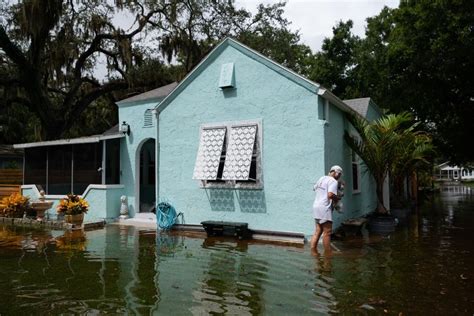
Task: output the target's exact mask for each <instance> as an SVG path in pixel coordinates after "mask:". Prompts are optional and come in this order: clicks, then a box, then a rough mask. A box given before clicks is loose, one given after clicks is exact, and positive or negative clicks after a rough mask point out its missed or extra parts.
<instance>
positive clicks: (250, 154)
mask: <svg viewBox="0 0 474 316" xmlns="http://www.w3.org/2000/svg"><path fill="white" fill-rule="evenodd" d="M260 144H261V128H260V123H259V122H254V121H252V122H235V123H225V124H221V125H216V126H211V125H205V126H202V127H201V137H200V143H199V150H198V155H197V158H196V164H195V168H194V175H193V178H194V179H198V180H201V181H202V182H201V183H202V187H205V188H212V187H215V188H218V187H219V188H248V189H252V188H253V189H257V188H261V187H262V181H261V172H260V170H261V167H260V165H261V149H260V148H261V147H260V146H261V145H260Z"/></svg>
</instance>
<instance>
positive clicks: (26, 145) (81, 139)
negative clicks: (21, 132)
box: [13, 133, 125, 149]
mask: <svg viewBox="0 0 474 316" xmlns="http://www.w3.org/2000/svg"><path fill="white" fill-rule="evenodd" d="M124 136H125V133H119V134H113V135H103V136H102V135H99V136H89V137H79V138H70V139H58V140H49V141H44V142H35V143H24V144H15V145H13V148H15V149H20V148H33V147H45V146H60V145H73V144H92V143H98V142H100V141H101V140H107V139H114V138H121V137H124Z"/></svg>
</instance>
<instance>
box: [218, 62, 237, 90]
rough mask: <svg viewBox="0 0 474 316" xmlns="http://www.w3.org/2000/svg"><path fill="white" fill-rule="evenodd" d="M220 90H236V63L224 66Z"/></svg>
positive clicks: (220, 79)
mask: <svg viewBox="0 0 474 316" xmlns="http://www.w3.org/2000/svg"><path fill="white" fill-rule="evenodd" d="M219 88H221V89H227V88H235V80H234V63H227V64H223V65H222V67H221V76H220V78H219Z"/></svg>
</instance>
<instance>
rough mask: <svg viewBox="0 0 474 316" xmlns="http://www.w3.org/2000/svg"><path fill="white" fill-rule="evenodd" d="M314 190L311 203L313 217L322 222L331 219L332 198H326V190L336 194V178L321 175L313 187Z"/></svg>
mask: <svg viewBox="0 0 474 316" xmlns="http://www.w3.org/2000/svg"><path fill="white" fill-rule="evenodd" d="M313 190H314V191H315V192H316V196H315V198H314V203H313V217H314V218H315V219H318V220H319V223H320V224H322V223H324V222H327V221H332V207H331V205H332V200H331V199H328V192H332V193H333V194H337V180H336V179H334V178H333V177H331V176H323V177H321V178H319V180H318V182H316V184H315V185H314V187H313Z"/></svg>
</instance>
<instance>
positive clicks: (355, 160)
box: [351, 149, 362, 194]
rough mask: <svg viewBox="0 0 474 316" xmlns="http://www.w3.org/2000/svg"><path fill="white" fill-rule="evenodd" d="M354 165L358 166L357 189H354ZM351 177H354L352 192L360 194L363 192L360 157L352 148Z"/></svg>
mask: <svg viewBox="0 0 474 316" xmlns="http://www.w3.org/2000/svg"><path fill="white" fill-rule="evenodd" d="M354 167H355V168H357V189H354V171H353V170H354ZM351 177H352V194H359V193H360V192H361V183H360V182H361V180H362V178H361V174H360V158H359V156H358V155H357V154H356V153H355V151H354V150H352V149H351Z"/></svg>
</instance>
